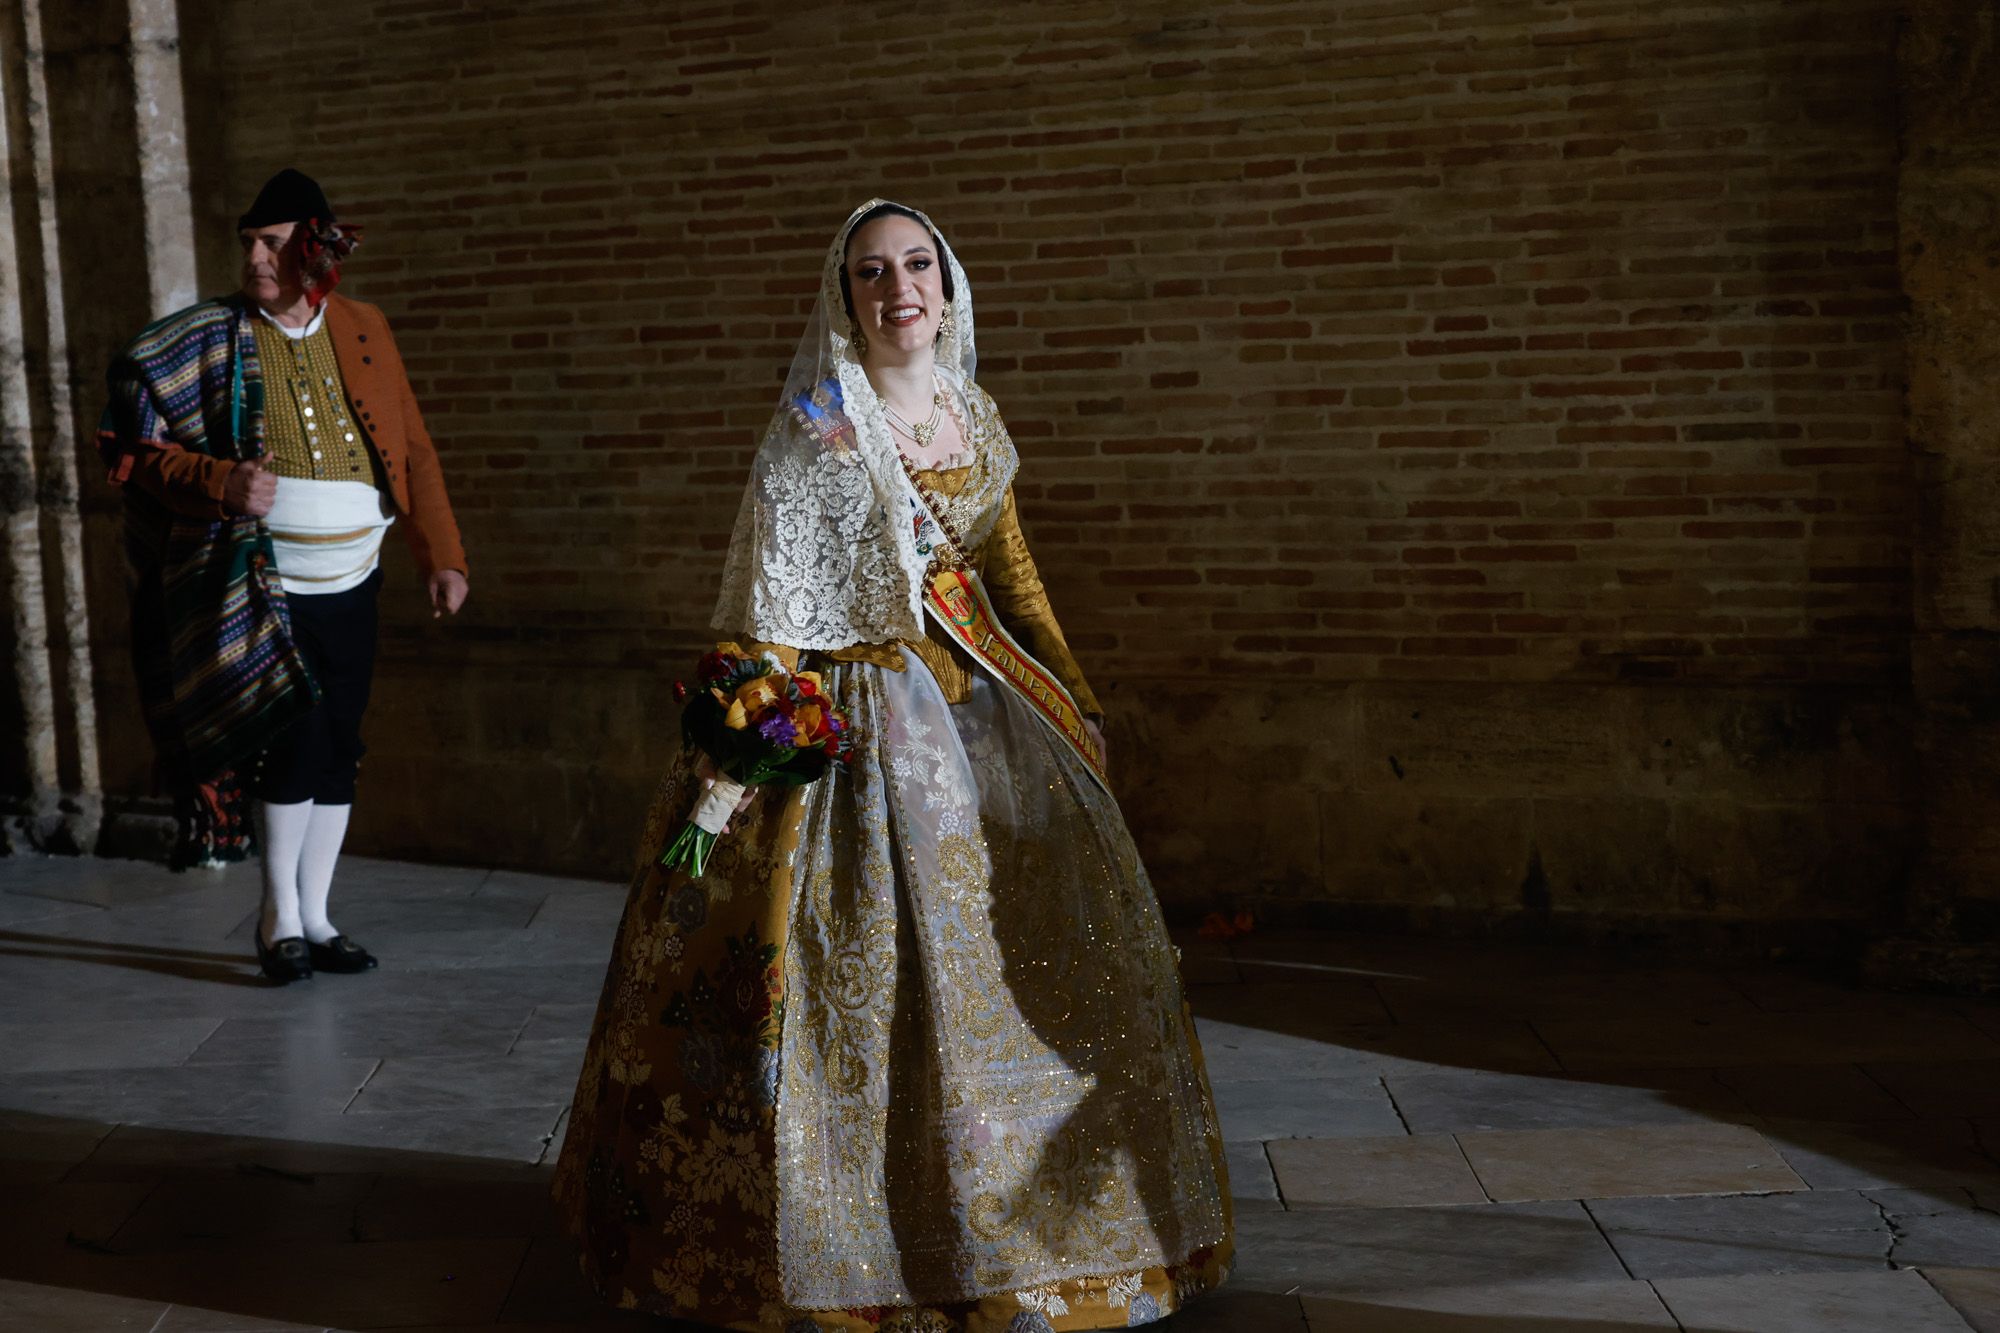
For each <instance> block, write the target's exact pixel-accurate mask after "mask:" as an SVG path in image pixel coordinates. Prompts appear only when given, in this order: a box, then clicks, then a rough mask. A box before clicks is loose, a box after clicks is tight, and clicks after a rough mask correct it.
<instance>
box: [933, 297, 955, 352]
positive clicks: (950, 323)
mask: <svg viewBox="0 0 2000 1333" xmlns="http://www.w3.org/2000/svg"><path fill="white" fill-rule="evenodd" d="M957 332H958V312H957V311H956V310H953V309H952V308H951V302H949V301H946V302H945V303H944V309H943V310H942V311H941V312H939V314H938V331H937V340H938V341H939V342H943V341H944V340H945V339H946V338H949V337H951V336H952V335H953V334H955V333H957Z"/></svg>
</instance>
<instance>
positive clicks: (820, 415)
mask: <svg viewBox="0 0 2000 1333" xmlns="http://www.w3.org/2000/svg"><path fill="white" fill-rule="evenodd" d="M887 202H889V201H887V200H883V199H870V200H869V201H868V202H867V203H865V204H862V205H861V206H860V207H858V208H856V209H855V210H854V211H853V212H852V213H850V214H849V215H848V218H847V221H846V222H845V223H844V224H843V225H842V226H841V228H840V230H839V231H838V232H836V233H835V235H834V237H833V241H832V243H831V244H830V245H828V247H827V252H826V261H825V263H824V264H823V265H822V266H821V269H820V285H819V296H818V299H817V300H815V301H814V303H813V308H812V313H811V314H810V315H809V316H808V317H807V319H806V327H805V332H804V335H803V336H802V337H801V338H800V340H799V348H798V352H797V353H796V354H795V355H794V356H793V357H792V366H791V371H790V373H789V374H787V375H786V377H785V387H784V391H783V393H782V395H781V396H780V397H779V399H778V404H777V409H776V411H775V412H773V413H772V416H771V424H770V426H769V427H768V428H767V429H766V430H765V432H764V438H763V441H762V443H761V444H760V445H759V446H758V449H757V456H756V461H755V462H754V463H753V464H752V465H751V471H750V480H749V484H748V485H747V486H746V487H745V488H744V493H743V501H742V504H741V506H740V507H739V508H738V510H737V514H736V528H735V531H734V532H733V533H732V534H731V536H730V541H729V555H728V557H727V559H726V560H725V562H724V564H723V574H722V588H721V591H720V593H719V595H718V596H717V598H716V605H715V616H714V620H713V624H714V628H715V630H716V632H717V633H719V634H722V635H726V636H733V637H736V638H738V639H748V640H756V641H760V642H764V643H779V644H785V645H788V646H790V647H793V648H798V649H802V650H814V649H817V650H825V649H833V648H846V647H850V646H852V645H854V644H857V643H890V642H894V641H897V640H903V639H915V638H920V637H922V635H923V608H922V604H921V600H920V589H921V584H922V579H923V575H924V568H925V561H924V560H923V559H922V558H921V557H919V556H918V554H917V551H916V546H915V543H914V541H913V538H912V532H911V527H912V525H911V523H910V521H909V515H908V508H909V482H908V479H907V477H906V476H905V474H904V472H903V467H902V463H901V461H900V460H899V458H898V454H897V449H896V444H895V440H894V439H893V438H892V437H891V435H890V433H889V425H888V420H887V418H886V416H885V415H884V413H883V409H882V400H881V398H880V397H879V396H878V395H877V394H876V392H875V390H874V388H873V386H872V385H870V384H869V382H868V377H867V375H866V374H865V373H863V371H862V368H861V361H860V358H859V356H858V354H857V353H856V351H855V349H854V346H853V341H852V338H851V336H850V335H851V332H852V330H851V325H850V322H849V319H848V315H847V310H846V306H845V302H844V300H843V298H842V295H841V286H840V274H841V269H842V267H843V265H844V264H845V262H846V251H847V238H848V236H849V234H850V233H851V232H852V231H853V229H854V226H855V224H856V223H857V222H858V221H859V220H860V219H861V217H862V216H863V215H865V214H866V213H868V212H869V211H870V210H871V209H874V208H877V207H879V206H880V205H882V204H884V203H887ZM896 207H897V208H899V209H901V208H904V207H905V206H903V205H900V204H899V205H896ZM905 211H907V212H909V213H910V214H912V215H913V216H915V217H916V218H917V220H918V221H920V222H922V223H923V225H924V226H925V228H927V229H928V230H929V231H930V233H931V235H932V236H933V237H934V238H935V239H936V241H937V244H938V248H939V250H940V252H941V253H940V255H939V259H940V261H941V262H942V263H943V264H944V265H945V271H946V272H947V273H949V274H950V275H951V288H952V297H951V312H952V325H953V327H952V331H951V332H950V333H948V334H947V335H946V336H945V337H944V338H943V339H941V340H940V342H939V344H938V349H937V365H938V369H939V371H940V372H941V373H942V374H943V375H944V377H945V378H946V380H947V381H948V382H950V383H951V384H952V386H953V387H954V388H955V389H956V390H957V391H958V393H959V394H960V395H961V397H963V396H964V395H966V394H968V393H969V392H970V391H971V388H972V385H973V382H974V378H973V372H974V369H975V366H976V364H977V362H976V357H975V351H974V346H975V344H974V336H973V317H972V287H971V284H970V283H968V282H967V281H966V279H965V270H964V269H962V268H961V267H960V266H959V263H958V257H957V256H956V255H954V254H953V253H952V252H951V248H950V247H949V246H948V245H946V244H945V241H944V237H943V234H942V233H940V232H939V231H938V229H937V226H936V225H935V224H934V223H932V222H931V220H930V218H928V217H927V216H925V215H924V214H922V213H920V212H918V211H917V210H915V209H906V210H905Z"/></svg>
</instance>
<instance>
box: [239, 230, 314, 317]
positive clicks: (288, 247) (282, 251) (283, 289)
mask: <svg viewBox="0 0 2000 1333" xmlns="http://www.w3.org/2000/svg"><path fill="white" fill-rule="evenodd" d="M298 230H299V224H298V223H296V222H273V223H271V224H270V225H268V226H264V227H245V228H244V229H243V230H242V231H240V232H238V233H237V236H238V238H239V239H240V240H241V241H242V243H243V294H244V295H245V296H247V297H249V298H250V299H251V300H252V301H255V302H256V303H257V304H258V305H261V306H264V307H266V308H267V309H272V310H282V309H284V308H286V307H287V306H290V305H291V304H292V303H293V302H295V301H297V300H298V299H299V297H300V296H301V295H303V294H304V292H305V284H304V283H303V282H301V281H300V276H299V275H300V273H301V271H302V267H303V266H302V263H301V260H300V256H299V238H298V236H297V232H298Z"/></svg>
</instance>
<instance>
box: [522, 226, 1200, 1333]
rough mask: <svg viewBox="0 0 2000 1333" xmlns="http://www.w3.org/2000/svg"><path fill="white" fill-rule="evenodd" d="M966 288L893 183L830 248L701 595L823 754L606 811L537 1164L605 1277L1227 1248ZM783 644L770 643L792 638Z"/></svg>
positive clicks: (998, 1293)
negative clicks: (840, 718) (605, 854)
mask: <svg viewBox="0 0 2000 1333" xmlns="http://www.w3.org/2000/svg"><path fill="white" fill-rule="evenodd" d="M973 345H974V344H973V319H972V293H971V291H970V288H969V287H968V285H967V283H966V279H965V274H964V272H963V271H962V270H961V269H960V267H959V265H958V262H957V260H956V259H955V258H954V257H953V256H952V253H951V251H950V250H949V249H947V248H946V246H945V244H944V241H943V239H942V238H941V237H940V236H939V234H938V232H937V229H936V228H935V227H934V226H932V225H931V223H930V221H929V219H928V218H925V217H924V216H922V215H921V214H919V213H917V212H915V211H913V210H911V209H907V208H904V207H901V206H900V205H895V204H885V203H883V202H882V201H880V200H872V201H870V202H869V203H868V204H865V205H863V206H862V207H861V208H859V209H857V210H856V211H855V213H854V214H853V215H852V216H851V217H849V219H848V220H847V223H846V225H844V226H842V228H841V229H840V232H839V234H838V235H837V236H836V237H835V238H834V241H833V244H832V245H831V246H830V247H829V250H828V253H827V259H826V266H825V269H824V271H823V275H822V281H821V284H820V293H819V301H818V304H817V306H816V307H815V309H814V311H813V314H812V317H811V320H810V321H809V322H808V324H807V327H806V334H805V340H804V342H803V344H802V345H801V347H800V350H799V353H798V356H797V358H796V359H795V360H794V362H793V366H792V371H791V376H790V378H789V379H788V381H787V383H786V385H785V389H784V396H783V397H782V398H781V399H780V401H779V404H778V410H777V413H776V416H775V417H774V419H773V421H772V423H771V426H770V428H769V430H768V431H767V432H766V434H765V436H764V440H763V443H762V446H761V447H760V449H759V450H758V453H757V458H756V463H755V465H754V468H753V471H752V475H751V479H750V484H749V486H748V488H747V490H746V492H745V494H744V498H743V504H742V508H741V510H740V512H739V513H738V516H737V520H736V529H735V535H734V538H733V541H732V543H731V546H730V550H729V557H728V562H727V564H726V566H725V569H724V573H723V586H722V593H721V598H720V602H719V604H718V609H717V614H716V624H717V627H718V629H720V630H721V631H722V632H723V633H725V634H730V635H734V636H736V638H737V639H738V640H740V641H741V642H742V643H743V644H744V645H745V646H746V647H748V648H749V649H750V650H751V651H757V652H770V653H772V654H774V655H775V656H777V657H778V658H779V659H780V660H781V661H782V662H783V663H784V664H785V665H786V666H787V667H788V668H792V669H805V668H816V669H817V670H819V671H820V672H821V673H822V679H823V684H824V688H825V690H826V692H827V693H828V694H829V695H831V697H832V698H833V699H834V701H835V702H836V703H837V704H838V705H839V706H840V707H841V708H843V709H844V710H845V711H846V713H847V715H848V717H849V719H850V721H851V725H852V728H853V730H854V733H855V735H856V736H857V737H858V738H859V744H858V751H857V753H856V755H855V757H854V760H853V762H852V763H851V764H849V765H847V766H844V767H836V768H835V769H834V770H833V771H832V772H831V773H830V774H829V775H828V776H826V777H824V778H822V779H821V780H819V781H818V782H815V783H813V784H811V785H809V786H806V787H803V788H798V789H793V790H789V791H773V792H768V793H765V794H763V795H760V796H756V797H755V798H754V799H747V800H746V804H744V805H743V806H741V807H739V810H738V813H737V815H736V817H735V823H734V827H733V829H732V830H730V831H729V832H728V833H727V834H726V836H724V838H723V839H722V841H721V843H720V844H719V845H718V847H717V848H716V850H715V852H714V854H713V855H712V856H711V857H710V859H709V861H708V865H707V867H706V871H705V873H703V874H701V875H699V876H690V875H689V874H688V873H686V872H685V871H666V870H663V869H661V868H660V867H659V866H658V865H657V863H656V862H657V857H658V854H659V852H660V850H661V849H662V848H663V847H664V846H665V845H666V843H667V841H668V840H669V839H670V838H671V837H672V836H673V834H674V832H675V830H676V828H677V827H678V826H679V824H680V822H681V821H682V820H684V819H685V818H686V816H687V814H688V811H689V810H690V808H691V807H692V806H693V805H694V804H695V801H696V799H697V797H698V796H699V795H700V794H701V790H702V787H703V785H704V782H705V781H706V776H705V775H708V774H712V773H713V769H711V768H710V767H709V766H708V765H707V762H706V760H705V759H703V758H701V757H699V756H684V757H683V758H682V760H681V761H680V762H679V763H677V764H676V765H675V766H674V767H673V769H672V771H671V772H670V773H669V774H668V776H667V778H666V781H665V782H664V784H663V786H662V788H661V791H660V794H659V797H658V799H657V800H656V802H655V804H654V807H653V813H652V815H651V817H650V818H649V820H648V824H647V830H646V835H645V839H644V843H643V846H642V853H643V855H642V860H641V868H640V870H639V873H638V875H637V877H636V879H635V881H634V883H633V886H632V891H631V896H630V898H629V900H628V901H627V904H626V908H625V917H624V921H623V923H622V925H621V926H620V928H619V931H618V937H617V941H616V944H615V946H614V952H613V957H612V962H611V968H610V974H609V976H608V977H607V978H606V980H605V985H604V992H603V996H602V999H601V1001H600V1003H599V1006H598V1011H597V1018H596V1022H595V1025H594V1027H593V1029H592V1032H591V1039H590V1048H589V1051H588V1053H587V1055H586V1056H585V1060H584V1066H583V1072H582V1076H581V1078H580V1080H579V1082H578V1085H577V1091H576V1100H575V1105H574V1109H573V1111H572V1114H571V1119H570V1122H569V1127H568V1134H567V1138H566V1140H565V1143H564V1146H563V1152H562V1158H561V1162H560V1165H559V1167H558V1170H557V1176H556V1193H557V1198H558V1201H559V1203H560V1205H561V1207H562V1211H563V1214H564V1216H565V1217H566V1218H567V1220H568V1223H569V1225H570V1227H571V1228H572V1229H573V1230H574V1231H575V1233H576V1234H577V1236H578V1238H579V1240H580V1241H581V1243H582V1249H583V1264H584V1268H585V1271H586V1272H587V1274H588V1275H589V1277H590V1278H591V1280H592V1281H593V1282H594V1284H595V1285H596V1286H597V1288H598V1289H599V1290H600V1291H601V1292H602V1293H603V1294H604V1295H605V1296H606V1298H607V1299H610V1300H612V1301H614V1302H615V1303H617V1304H618V1305H621V1306H625V1307H627V1308H637V1309H641V1310H647V1311H651V1312H654V1313H658V1314H667V1315H676V1316H680V1317H683V1318H692V1319H697V1320H701V1321H705V1322H707V1323H711V1324H717V1325H723V1326H726V1327H729V1328H735V1329H750V1330H757V1331H758V1333H1052V1331H1053V1330H1069V1329H1101V1328H1119V1327H1128V1326H1135V1325H1140V1324H1147V1323H1151V1322H1153V1321H1154V1320H1157V1319H1161V1318H1164V1317H1165V1316H1167V1315H1169V1314H1172V1313H1173V1312H1174V1311H1175V1310H1177V1309H1179V1308H1180V1307H1181V1306H1182V1305H1183V1304H1185V1303H1186V1302H1187V1301H1188V1300H1189V1299H1190V1298H1191V1297H1193V1296H1195V1295H1197V1294H1199V1293H1201V1292H1204V1291H1206V1290H1209V1289H1210V1288H1212V1287H1214V1286H1216V1285H1217V1284H1218V1283H1219V1282H1220V1281H1221V1280H1222V1278H1223V1276H1224V1274H1225V1272H1226V1270H1227V1268H1228V1264H1229V1260H1230V1256H1231V1240H1230V1219H1229V1212H1228V1204H1227V1193H1228V1191H1227V1187H1226V1182H1225V1178H1224V1174H1223V1165H1222V1145H1221V1139H1220V1135H1219V1134H1218V1132H1217V1126H1216V1121H1215V1113H1214V1108H1213V1103H1212V1100H1211V1098H1210V1095H1209V1091H1208V1086H1207V1079H1206V1076H1205V1075H1204V1073H1203V1071H1202V1067H1201V1061H1200V1056H1199V1053H1198V1051H1197V1048H1196V1046H1195V1040H1194V1035H1193V1031H1192V1024H1191V1022H1190V1020H1189V1019H1188V1017H1187V1014H1186V1008H1185V1005H1184V1003H1183V999H1182V993H1181V984H1180V979H1179V975H1178V972H1177V970H1176V953H1175V950H1174V948H1173V946H1172V945H1171V944H1170V943H1169V941H1168V938H1167V933H1166V929H1165V926H1164V924H1163V923H1162V921H1161V918H1160V913H1159V907H1158V903H1157V902H1156V900H1155V898H1154V894H1153V889H1152V886H1151V884H1150V883H1149V882H1148V880H1147V878H1146V872H1145V869H1144V867H1143V866H1142V865H1141V864H1140V861H1139V857H1138V854H1137V852H1136V851H1135V850H1134V848H1133V844H1132V838H1131V835H1130V834H1129V833H1128V832H1127V830H1126V827H1125V821H1124V819H1123V818H1122V816H1121V815H1120V814H1119V811H1118V806H1117V803H1116V802H1115V801H1114V800H1113V799H1112V797H1111V795H1110V793H1109V791H1108V790H1107V789H1106V787H1105V786H1104V781H1103V776H1102V763H1103V742H1102V739H1101V736H1100V733H1099V731H1098V728H1097V718H1096V716H1095V715H1096V714H1097V711H1098V709H1097V704H1096V702H1095V700H1094V699H1093V697H1092V696H1091V694H1090V691H1089V689H1088V687H1087V686H1086V685H1085V683H1084V680H1083V677H1082V675H1081V673H1080V672H1079V671H1078V670H1077V667H1076V663H1075V661H1074V659H1073V658H1072V657H1071V655H1070V653H1069V650H1068V648H1067V647H1066V646H1065V644H1064V642H1063V636H1062V633H1061V631H1060V630H1059V629H1058V628H1057V626H1056V622H1055V618H1054V616H1053V615H1052V614H1051V613H1050V610H1049V606H1048V602H1047V599H1046V597H1045V596H1044V595H1043V592H1042V585H1041V581H1040V579H1039V577H1038V576H1037V574H1036V572H1035V566H1034V562H1033V561H1032V560H1031V559H1030V558H1029V555H1028V550H1027V547H1026V545H1025V543H1024V542H1023V540H1022V537H1021V530H1020V526H1019V523H1018V521H1017V519H1016V517H1015V510H1014V499H1013V491H1012V486H1011V483H1012V481H1013V479H1014V473H1015V470H1016V467H1017V465H1018V458H1017V456H1016V454H1015V451H1014V445H1013V443H1012V441H1010V440H1009V439H1008V436H1007V430H1006V427H1005V426H1004V425H1003V424H1002V423H1001V419H1000V413H999V411H998V409H997V408H995V406H994V404H993V400H992V399H991V398H989V397H988V396H987V395H986V393H985V391H984V390H982V389H981V388H980V387H979V386H978V384H977V383H976V382H975V381H974V378H973V367H974V357H973ZM802 658H803V659H805V661H804V662H803V663H802V662H801V659H802Z"/></svg>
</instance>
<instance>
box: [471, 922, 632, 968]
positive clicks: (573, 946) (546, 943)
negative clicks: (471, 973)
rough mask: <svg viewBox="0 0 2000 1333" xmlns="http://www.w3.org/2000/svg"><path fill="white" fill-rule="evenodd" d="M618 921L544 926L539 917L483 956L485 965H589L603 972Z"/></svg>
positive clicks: (607, 961) (607, 963) (482, 960)
mask: <svg viewBox="0 0 2000 1333" xmlns="http://www.w3.org/2000/svg"><path fill="white" fill-rule="evenodd" d="M617 932H618V923H617V922H616V921H615V920H614V921H612V922H610V923H609V924H604V925H599V924H589V925H584V924H570V925H547V926H544V925H542V924H541V923H540V921H539V920H538V921H537V922H536V924H534V925H533V926H530V927H529V928H528V929H526V930H517V931H514V932H512V933H511V934H510V935H508V936H507V937H506V938H504V939H502V940H500V941H499V942H498V943H496V944H495V945H494V946H493V947H492V948H490V949H488V950H487V951H486V953H485V954H484V955H483V956H482V957H481V959H480V965H481V966H482V967H494V966H507V965H510V964H518V965H520V966H523V967H543V966H547V965H549V964H552V963H571V964H578V965H584V964H588V965H591V966H594V967H596V968H598V969H599V970H600V971H601V970H603V969H604V968H605V967H606V966H608V965H609V964H610V962H611V946H612V943H613V940H614V937H615V936H616V935H617Z"/></svg>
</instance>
